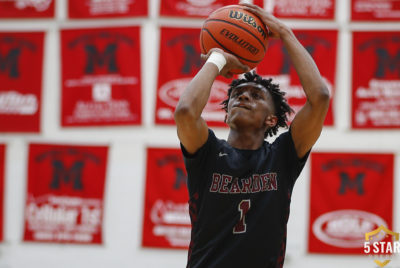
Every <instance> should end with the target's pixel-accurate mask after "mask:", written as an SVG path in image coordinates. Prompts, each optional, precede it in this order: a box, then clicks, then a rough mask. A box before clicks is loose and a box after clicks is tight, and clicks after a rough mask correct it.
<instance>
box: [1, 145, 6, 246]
mask: <svg viewBox="0 0 400 268" xmlns="http://www.w3.org/2000/svg"><path fill="white" fill-rule="evenodd" d="M5 149H6V146H5V145H4V144H0V242H2V241H3V240H4V236H3V219H4V166H5Z"/></svg>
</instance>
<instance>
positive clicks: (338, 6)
mask: <svg viewBox="0 0 400 268" xmlns="http://www.w3.org/2000/svg"><path fill="white" fill-rule="evenodd" d="M249 2H251V1H249ZM254 2H255V3H257V4H259V5H263V6H264V7H265V8H266V9H268V10H274V13H275V14H276V15H277V16H279V17H281V18H283V19H284V20H285V22H286V23H287V24H288V25H290V26H291V27H292V28H293V29H294V30H295V33H296V35H297V36H298V38H299V40H300V41H301V42H302V43H303V45H304V46H305V47H306V48H307V50H308V51H309V52H310V53H311V55H312V56H313V57H314V59H315V61H316V62H317V64H318V66H319V68H320V70H321V73H322V75H323V77H324V79H325V80H326V82H327V84H328V85H329V89H330V90H331V92H332V96H333V98H332V105H331V108H330V110H329V114H328V117H327V119H326V122H325V128H324V130H323V133H322V135H321V137H320V139H319V140H318V142H317V144H316V145H315V146H314V149H313V154H312V155H311V157H310V159H309V161H308V162H307V165H306V166H305V168H304V171H303V172H302V174H301V175H300V177H299V179H298V181H297V183H296V185H295V189H294V193H293V196H292V205H291V216H290V219H289V224H288V241H287V254H286V262H285V267H351V268H356V267H359V268H365V267H377V264H376V263H374V261H373V260H374V258H375V257H371V256H368V255H367V254H364V253H363V245H364V242H365V233H366V232H370V231H372V230H374V229H376V228H377V227H378V226H380V225H383V226H385V227H386V228H388V229H390V230H393V231H394V232H400V211H399V209H400V200H399V197H398V193H400V183H399V179H400V131H399V129H400V1H399V0H380V1H376V0H314V1H312V0H298V1H288V0H280V1H273V0H265V1H260V0H255V1H254ZM234 3H237V1H228V0H226V1H222V0H148V1H147V0H132V1H127V0H97V1H95V0H84V1H82V0H75V1H74V0H70V1H66V0H58V1H56V2H54V1H53V0H36V1H33V0H1V1H0V241H1V242H0V268H19V267H31V268H34V267H41V268H43V267H48V268H50V267H65V268H67V267H68V268H69V267H98V268H100V267H138V268H142V267H163V268H164V267H165V268H167V267H171V268H172V267H185V264H186V258H187V251H186V248H187V244H188V238H189V236H190V222H189V219H188V216H187V215H188V207H187V203H186V202H187V192H186V188H185V179H186V174H185V170H184V166H183V162H182V157H181V155H180V153H179V147H178V144H179V142H178V139H177V137H176V130H175V128H174V126H173V117H172V115H173V110H174V105H175V104H176V101H177V99H178V98H179V96H180V94H181V92H182V90H183V89H184V86H185V85H186V84H187V83H188V81H189V80H190V78H191V77H192V76H193V75H194V74H195V73H196V72H197V70H198V69H199V68H200V67H201V64H202V63H201V61H200V60H199V58H198V54H199V44H198V35H199V30H200V27H201V25H202V21H203V20H204V16H207V14H209V12H210V11H212V10H214V9H216V8H218V7H220V6H222V5H227V4H234ZM258 72H259V73H260V74H262V75H263V76H272V77H273V78H274V79H276V81H278V82H279V83H280V84H281V87H282V88H283V89H285V90H286V91H287V92H288V96H289V101H290V103H291V105H293V107H294V108H295V109H296V108H298V107H300V106H301V105H302V103H303V102H304V96H303V95H302V92H301V89H300V88H299V81H298V78H297V76H296V75H295V73H294V72H293V68H292V67H291V66H290V63H289V62H288V60H287V55H286V54H285V51H284V50H282V47H281V44H280V43H279V42H276V41H271V43H270V44H269V49H268V51H267V54H266V58H265V60H264V62H263V63H262V64H260V66H259V67H258ZM227 82H228V81H227V80H225V79H222V78H219V79H218V81H217V82H216V83H215V87H214V89H213V94H212V96H211V99H210V103H209V104H208V106H207V108H206V110H205V113H204V117H205V118H206V119H207V121H208V122H209V125H210V126H212V127H213V129H215V131H216V134H217V136H218V137H220V138H226V137H227V134H228V132H227V129H226V128H225V127H224V124H223V123H221V119H223V115H224V113H222V112H221V111H220V110H219V107H218V103H219V102H220V101H221V100H222V99H223V98H224V97H225V95H224V94H225V91H224V89H225V87H226V83H227ZM305 127H307V126H305ZM215 224H219V223H218V222H216V223H215ZM386 239H388V238H386ZM249 246H250V247H251V246H256V245H249ZM384 258H385V257H384V256H383V259H382V261H383V260H384ZM249 267H251V260H249ZM385 267H392V268H398V267H400V256H399V254H395V255H394V256H393V257H392V261H391V262H390V263H389V264H387V265H386V266H385Z"/></svg>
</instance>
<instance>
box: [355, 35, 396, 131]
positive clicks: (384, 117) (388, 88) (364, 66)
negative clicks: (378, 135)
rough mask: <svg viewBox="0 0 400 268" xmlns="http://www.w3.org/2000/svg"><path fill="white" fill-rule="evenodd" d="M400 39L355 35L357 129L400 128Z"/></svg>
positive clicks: (386, 36)
mask: <svg viewBox="0 0 400 268" xmlns="http://www.w3.org/2000/svg"><path fill="white" fill-rule="evenodd" d="M399 36H400V32H399V31H397V32H382V31H380V32H354V33H353V72H352V74H353V90H352V91H353V93H352V127H353V128H364V129H367V128H369V129H371V128H376V129H378V128H379V129H385V128H386V129H387V128H396V129H398V128H400V71H399V70H400V38H399Z"/></svg>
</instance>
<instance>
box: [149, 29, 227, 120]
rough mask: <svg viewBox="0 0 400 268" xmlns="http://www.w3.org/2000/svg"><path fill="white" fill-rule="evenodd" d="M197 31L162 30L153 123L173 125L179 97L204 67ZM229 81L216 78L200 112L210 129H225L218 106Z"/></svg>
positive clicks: (223, 114)
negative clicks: (215, 127) (216, 127)
mask: <svg viewBox="0 0 400 268" xmlns="http://www.w3.org/2000/svg"><path fill="white" fill-rule="evenodd" d="M200 54H201V52H200V29H192V28H190V29H189V28H166V27H163V28H161V44H160V62H159V71H158V89H157V103H156V113H155V116H156V119H155V121H156V123H157V124H167V125H173V124H175V122H174V111H175V107H176V105H177V103H178V100H179V97H180V96H181V95H182V92H183V91H184V90H185V88H186V86H187V85H188V84H189V82H190V80H192V78H193V77H194V76H195V75H196V73H197V72H198V71H199V70H200V67H201V66H202V65H203V61H201V59H200ZM228 84H229V80H227V79H225V78H223V77H222V76H219V77H218V78H217V80H216V81H215V82H214V85H213V88H212V90H211V96H210V99H209V101H208V104H207V106H206V107H205V109H204V111H203V114H202V116H203V118H204V119H205V120H206V121H207V123H208V125H209V126H226V124H225V123H224V118H225V111H223V110H222V106H221V105H220V103H221V102H222V101H223V100H224V99H225V98H226V97H227V96H226V94H227V90H228Z"/></svg>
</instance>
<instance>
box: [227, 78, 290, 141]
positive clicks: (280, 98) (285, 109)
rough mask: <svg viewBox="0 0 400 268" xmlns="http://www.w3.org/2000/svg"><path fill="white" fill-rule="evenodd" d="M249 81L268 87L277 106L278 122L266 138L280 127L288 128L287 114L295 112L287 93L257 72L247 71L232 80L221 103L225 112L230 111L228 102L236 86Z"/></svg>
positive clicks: (268, 131)
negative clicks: (242, 75) (239, 77)
mask: <svg viewBox="0 0 400 268" xmlns="http://www.w3.org/2000/svg"><path fill="white" fill-rule="evenodd" d="M248 82H254V83H257V84H260V85H262V86H263V87H265V88H266V89H267V91H268V92H269V93H270V94H271V96H272V101H273V103H274V108H275V116H276V117H277V119H278V120H277V123H276V125H275V126H273V127H271V128H269V129H268V130H267V131H266V132H265V134H264V138H266V137H268V136H270V137H272V136H274V135H276V133H277V131H278V129H279V127H284V128H287V127H288V125H287V121H288V118H287V116H288V115H290V114H291V113H293V112H294V111H293V109H292V108H291V107H290V106H289V104H288V103H287V100H286V98H285V97H284V96H285V94H286V93H285V92H283V91H281V90H280V89H279V85H278V84H273V83H272V79H271V78H270V79H263V78H262V77H261V76H259V75H258V74H256V73H255V72H248V73H245V74H244V78H242V79H235V80H233V81H232V83H231V84H230V85H229V87H230V88H229V89H228V94H227V96H228V98H227V99H225V100H224V101H222V102H221V105H222V106H223V107H222V109H223V110H225V112H228V102H229V99H230V97H231V93H232V90H233V89H234V88H235V87H237V86H239V85H241V84H244V83H248Z"/></svg>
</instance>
